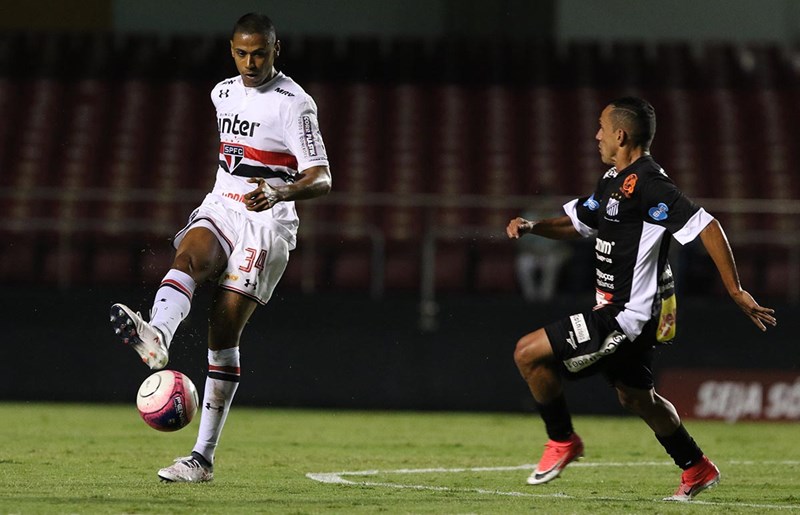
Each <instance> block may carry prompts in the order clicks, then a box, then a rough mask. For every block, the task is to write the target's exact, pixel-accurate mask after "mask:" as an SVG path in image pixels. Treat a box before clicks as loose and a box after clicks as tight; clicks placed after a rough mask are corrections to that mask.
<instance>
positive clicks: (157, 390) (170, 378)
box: [136, 370, 199, 431]
mask: <svg viewBox="0 0 800 515" xmlns="http://www.w3.org/2000/svg"><path fill="white" fill-rule="evenodd" d="M198 403H199V401H198V398H197V389H196V388H195V387H194V383H192V381H191V379H189V378H188V377H187V376H185V375H184V374H182V373H180V372H178V371H175V370H159V371H158V372H156V373H155V374H153V375H151V376H150V377H148V378H147V379H145V380H144V382H143V383H142V386H140V387H139V393H138V394H137V395H136V407H137V408H138V410H139V414H140V415H141V416H142V420H144V421H145V422H146V423H147V425H149V426H150V427H152V428H154V429H158V430H159V431H177V430H178V429H180V428H182V427H186V425H188V424H189V422H191V421H192V418H194V415H195V413H197V405H198Z"/></svg>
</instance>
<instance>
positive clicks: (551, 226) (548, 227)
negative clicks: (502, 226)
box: [506, 215, 580, 240]
mask: <svg viewBox="0 0 800 515" xmlns="http://www.w3.org/2000/svg"><path fill="white" fill-rule="evenodd" d="M506 234H507V235H508V237H509V238H511V239H512V240H516V239H517V238H519V237H520V236H522V235H524V234H536V235H538V236H544V237H545V238H550V239H553V240H571V239H575V238H579V237H580V234H579V233H578V231H576V230H575V227H574V226H573V225H572V220H570V218H569V217H568V216H566V215H564V216H559V217H557V218H546V219H544V220H525V219H524V218H520V217H517V218H514V219H513V220H511V221H510V222H508V226H506Z"/></svg>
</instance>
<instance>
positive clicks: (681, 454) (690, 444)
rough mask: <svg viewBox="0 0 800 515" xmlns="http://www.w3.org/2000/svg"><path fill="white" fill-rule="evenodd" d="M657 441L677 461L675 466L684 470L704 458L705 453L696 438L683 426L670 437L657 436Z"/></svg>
mask: <svg viewBox="0 0 800 515" xmlns="http://www.w3.org/2000/svg"><path fill="white" fill-rule="evenodd" d="M656 439H657V440H658V441H659V442H660V443H661V445H663V446H664V449H666V451H667V454H669V455H670V456H672V459H673V460H675V465H677V466H679V467H680V468H682V469H683V470H686V469H688V468H689V467H691V466H692V465H694V464H695V463H697V462H698V461H700V459H701V458H702V457H703V451H701V450H700V447H698V446H697V444H696V443H695V441H694V438H692V437H691V436H690V435H689V432H688V431H686V428H685V427H683V424H681V425H680V427H679V428H678V430H677V431H675V432H674V433H672V434H671V435H670V436H658V435H656Z"/></svg>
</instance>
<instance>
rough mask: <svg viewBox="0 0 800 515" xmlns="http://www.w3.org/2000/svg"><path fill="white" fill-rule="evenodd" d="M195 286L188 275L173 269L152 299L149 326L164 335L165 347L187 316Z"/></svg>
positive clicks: (162, 281)
mask: <svg viewBox="0 0 800 515" xmlns="http://www.w3.org/2000/svg"><path fill="white" fill-rule="evenodd" d="M195 286H196V285H195V282H194V279H192V278H191V277H190V276H189V274H185V273H183V272H181V271H180V270H176V269H174V268H173V269H172V270H170V271H169V272H167V275H165V276H164V279H162V280H161V287H160V288H159V289H158V291H157V292H156V296H155V299H153V309H151V310H150V324H151V325H152V326H153V327H155V328H157V329H158V330H159V331H161V333H162V334H163V335H164V339H165V340H166V341H165V342H164V343H165V344H166V346H167V347H169V345H170V343H171V342H172V337H173V336H175V331H176V330H177V329H178V326H179V325H180V323H181V322H182V321H183V319H184V318H186V316H187V315H188V314H189V309H190V308H191V307H192V295H194V289H195Z"/></svg>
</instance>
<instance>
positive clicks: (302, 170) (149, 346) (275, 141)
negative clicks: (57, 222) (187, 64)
mask: <svg viewBox="0 0 800 515" xmlns="http://www.w3.org/2000/svg"><path fill="white" fill-rule="evenodd" d="M279 53H280V41H279V40H278V38H277V34H276V31H275V26H274V25H273V23H272V21H271V20H270V19H269V18H268V17H267V16H264V15H262V14H256V13H249V14H246V15H244V16H242V17H241V18H240V19H239V20H238V21H237V22H236V24H235V25H234V28H233V32H232V36H231V55H232V57H233V60H234V63H235V64H236V68H237V69H238V72H239V75H238V76H236V77H233V78H230V79H227V80H224V81H222V82H220V83H219V84H217V85H216V86H215V87H214V89H213V90H212V92H211V100H212V101H213V103H214V106H215V107H216V110H217V126H218V129H219V136H220V148H219V167H218V168H217V172H216V182H215V184H214V188H213V190H212V191H211V193H209V194H208V195H207V196H206V198H205V199H204V200H203V202H202V204H201V205H200V207H198V208H197V209H196V210H195V211H194V212H193V213H192V215H191V216H190V218H189V222H188V224H187V225H186V227H184V228H183V229H182V230H181V231H180V232H178V234H177V235H176V237H175V241H174V245H175V246H176V253H175V258H174V261H173V263H172V267H171V269H170V270H169V271H168V272H167V274H166V275H165V276H164V279H163V280H162V282H161V285H160V287H159V289H158V291H157V292H156V295H155V299H154V301H153V306H152V309H151V310H150V320H149V321H145V320H144V319H143V318H142V317H141V316H140V315H139V313H137V312H134V311H133V310H132V309H130V308H128V307H127V306H125V305H124V304H114V305H113V306H112V307H111V322H112V326H113V328H114V330H115V332H116V333H117V334H118V335H119V336H120V337H121V338H122V339H123V341H124V342H125V343H127V344H129V345H130V346H131V347H132V348H133V349H134V350H135V351H136V352H137V353H138V354H139V356H140V357H141V358H142V360H143V361H144V362H145V363H146V364H147V365H148V366H149V367H150V368H152V369H160V368H164V366H166V364H167V361H168V349H169V346H170V342H171V341H172V338H173V336H174V334H175V331H176V330H177V328H178V325H179V324H180V322H181V321H182V320H183V319H184V318H186V316H187V315H188V314H189V309H190V307H191V301H192V296H193V295H194V291H195V288H196V287H197V285H199V284H201V283H203V282H205V281H214V282H216V285H217V287H216V288H215V290H214V293H213V299H212V305H211V312H210V315H209V328H208V376H207V378H206V383H205V391H204V395H203V400H202V415H201V419H200V427H199V430H198V437H197V442H196V444H195V446H194V448H193V449H192V452H191V455H189V456H186V457H183V458H178V459H176V460H175V463H174V464H173V465H171V466H169V467H166V468H163V469H161V470H159V471H158V476H159V477H160V478H161V479H162V480H165V481H180V482H204V481H210V480H211V479H212V478H213V464H214V454H215V450H216V447H217V443H218V441H219V437H220V433H221V431H222V427H223V425H224V423H225V419H226V417H227V415H228V411H229V409H230V406H231V401H232V400H233V396H234V394H235V392H236V389H237V386H238V384H239V375H240V374H239V371H240V362H239V338H240V336H241V334H242V330H243V329H244V326H245V324H246V323H247V321H248V319H249V318H250V316H251V315H252V314H253V312H254V311H255V309H256V307H257V306H259V305H264V304H266V303H267V301H268V300H269V298H270V296H271V295H272V292H273V290H274V288H275V286H276V284H277V283H278V280H279V279H280V278H281V275H282V274H283V272H284V269H285V268H286V264H287V261H288V259H289V251H290V250H292V249H293V248H294V247H295V239H296V235H297V227H298V224H299V221H298V218H297V212H296V211H295V206H294V201H295V200H305V199H311V198H315V197H319V196H322V195H326V194H327V193H328V192H329V191H330V189H331V174H330V170H329V166H328V158H327V154H326V151H325V145H324V143H323V141H322V136H321V134H320V130H319V126H318V122H317V106H316V104H315V102H314V100H313V99H312V98H311V97H310V96H309V95H308V94H307V93H306V92H305V91H304V90H303V89H302V88H301V87H300V86H299V85H298V84H297V83H295V82H294V81H293V80H292V79H291V78H290V77H287V76H286V75H284V74H283V73H281V72H279V71H278V70H276V69H275V60H276V58H277V57H278V55H279Z"/></svg>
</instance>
